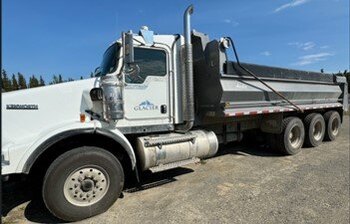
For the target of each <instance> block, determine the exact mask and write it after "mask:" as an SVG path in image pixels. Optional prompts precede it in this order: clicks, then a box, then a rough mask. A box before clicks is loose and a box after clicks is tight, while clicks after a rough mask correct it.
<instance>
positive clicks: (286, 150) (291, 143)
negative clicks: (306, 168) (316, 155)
mask: <svg viewBox="0 0 350 224" xmlns="http://www.w3.org/2000/svg"><path fill="white" fill-rule="evenodd" d="M304 138H305V130H304V125H303V122H302V121H301V120H300V119H299V118H298V117H287V118H285V119H284V120H283V122H282V133H281V134H278V135H276V139H275V145H276V148H277V149H278V150H279V151H281V152H282V153H283V154H286V155H294V154H297V153H298V152H300V148H301V147H302V145H303V143H304Z"/></svg>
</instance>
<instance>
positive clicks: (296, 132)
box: [288, 126, 301, 148]
mask: <svg viewBox="0 0 350 224" xmlns="http://www.w3.org/2000/svg"><path fill="white" fill-rule="evenodd" d="M288 139H289V142H290V144H291V145H292V147H293V148H298V147H299V144H300V142H301V130H300V128H299V127H298V126H294V127H293V128H292V130H291V131H290V132H289V136H288Z"/></svg>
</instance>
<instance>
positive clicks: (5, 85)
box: [1, 69, 93, 92]
mask: <svg viewBox="0 0 350 224" xmlns="http://www.w3.org/2000/svg"><path fill="white" fill-rule="evenodd" d="M90 77H93V73H92V72H91V73H90ZM80 79H84V78H83V76H80ZM71 81H74V79H72V78H68V79H66V80H65V79H63V77H62V75H60V74H59V75H53V76H52V80H51V81H50V82H49V83H48V85H53V84H58V83H63V82H71ZM45 85H46V82H45V80H44V79H43V77H42V76H41V75H40V76H39V77H36V76H35V75H32V76H30V77H29V80H28V82H27V80H26V78H25V77H24V75H23V74H22V73H20V72H18V73H17V75H15V74H12V76H9V75H8V74H7V72H6V71H5V69H2V70H1V92H10V91H15V90H20V89H29V88H35V87H39V86H45Z"/></svg>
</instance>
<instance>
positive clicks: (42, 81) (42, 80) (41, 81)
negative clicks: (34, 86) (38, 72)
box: [39, 76, 45, 86]
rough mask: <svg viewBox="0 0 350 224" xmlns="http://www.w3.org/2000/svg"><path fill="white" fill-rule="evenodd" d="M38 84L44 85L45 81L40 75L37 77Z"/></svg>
mask: <svg viewBox="0 0 350 224" xmlns="http://www.w3.org/2000/svg"><path fill="white" fill-rule="evenodd" d="M39 86H45V81H44V79H43V77H42V76H40V78H39Z"/></svg>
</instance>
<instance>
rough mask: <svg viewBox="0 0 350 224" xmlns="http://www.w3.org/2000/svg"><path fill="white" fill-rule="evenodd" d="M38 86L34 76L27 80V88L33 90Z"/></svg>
mask: <svg viewBox="0 0 350 224" xmlns="http://www.w3.org/2000/svg"><path fill="white" fill-rule="evenodd" d="M38 86H39V81H38V79H37V78H36V77H35V76H34V75H32V76H31V77H30V78H29V88H35V87H38Z"/></svg>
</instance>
